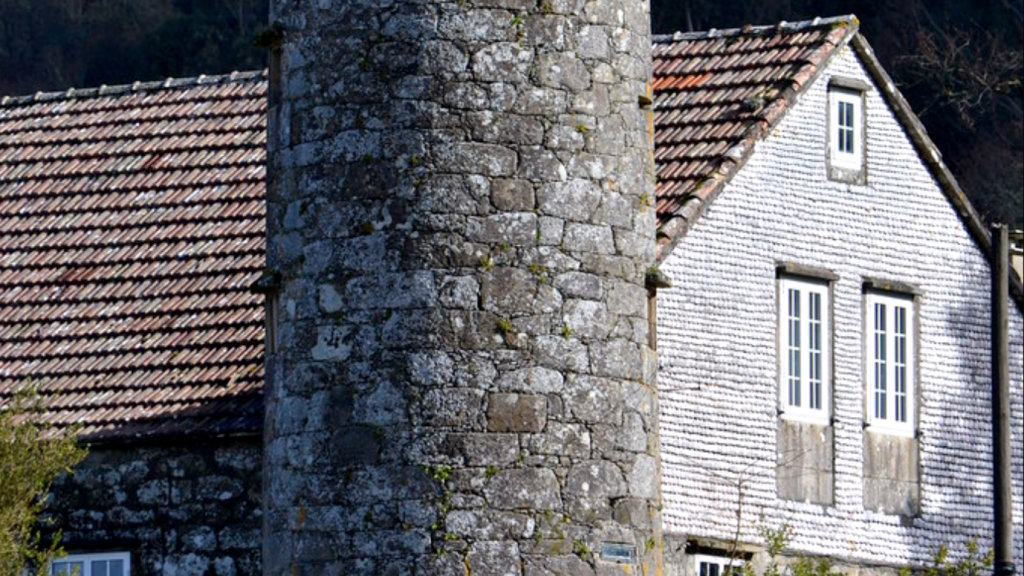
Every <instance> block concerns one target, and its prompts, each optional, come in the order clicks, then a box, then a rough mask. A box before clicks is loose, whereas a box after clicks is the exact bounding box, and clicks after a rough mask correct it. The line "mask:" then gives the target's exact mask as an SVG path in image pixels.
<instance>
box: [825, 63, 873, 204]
mask: <svg viewBox="0 0 1024 576" xmlns="http://www.w3.org/2000/svg"><path fill="white" fill-rule="evenodd" d="M869 89H870V86H869V85H868V84H867V83H865V82H863V81H861V80H858V79H855V78H845V77H842V76H833V77H832V78H830V79H829V83H828V105H827V111H826V114H827V121H826V123H825V124H826V126H827V127H828V128H827V130H828V134H827V135H826V138H825V141H826V146H825V171H826V173H827V174H828V178H829V179H830V180H835V181H839V182H846V183H848V184H867V157H868V154H867V149H868V140H867V135H868V131H867V97H866V94H867V91H868V90H869ZM836 97H839V98H843V99H844V100H846V101H852V102H853V103H854V104H855V105H856V109H855V112H854V114H855V118H856V119H857V120H858V121H859V126H856V125H855V126H854V129H855V130H856V131H857V134H856V140H855V142H854V143H855V145H856V146H855V149H856V153H857V157H858V159H859V167H858V166H856V164H857V163H856V162H855V163H853V164H851V163H845V162H841V161H839V160H837V159H835V158H833V155H834V154H835V148H836V143H835V138H836V129H837V124H836V123H837V122H838V118H837V117H836V113H835V109H834V108H835V103H836V101H837V100H836Z"/></svg>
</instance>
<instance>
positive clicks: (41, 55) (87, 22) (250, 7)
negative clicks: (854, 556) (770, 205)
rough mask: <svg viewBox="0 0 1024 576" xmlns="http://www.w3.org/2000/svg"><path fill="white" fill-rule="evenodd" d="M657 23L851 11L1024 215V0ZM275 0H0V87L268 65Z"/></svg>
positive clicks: (22, 89) (720, 18)
mask: <svg viewBox="0 0 1024 576" xmlns="http://www.w3.org/2000/svg"><path fill="white" fill-rule="evenodd" d="M651 4H652V14H653V27H654V31H655V32H657V33H669V32H674V31H677V30H682V31H690V30H707V29H710V28H719V29H722V28H728V27H738V26H742V25H744V24H748V23H751V24H771V23H776V22H779V21H782V20H787V21H791V22H792V21H796V20H804V19H811V18H814V17H815V16H833V15H839V14H856V15H857V16H858V17H859V19H860V22H861V30H862V31H863V33H864V34H865V36H866V37H867V39H868V40H869V41H870V42H871V44H872V46H873V47H874V48H875V51H876V53H877V54H878V57H879V59H880V60H881V61H882V64H883V65H884V66H885V67H886V69H887V70H888V71H889V73H890V74H891V75H892V76H893V78H894V79H895V80H896V81H897V83H898V84H899V86H900V89H901V90H902V91H903V93H904V95H905V96H906V97H907V99H908V101H909V102H910V103H911V106H912V107H913V108H914V110H915V111H916V112H917V113H918V115H919V116H920V117H921V119H922V121H923V122H924V124H925V126H926V127H927V129H928V132H929V134H930V135H931V137H932V139H933V140H934V141H935V143H936V144H937V145H938V147H939V149H940V150H941V151H942V152H943V156H944V159H945V160H946V162H947V164H948V165H949V166H950V168H951V169H952V170H953V172H954V174H955V175H956V176H957V179H958V180H959V181H960V183H961V185H962V186H963V188H964V190H965V191H966V192H967V194H968V195H969V196H970V198H971V201H972V203H973V204H974V206H975V207H976V208H977V209H978V211H979V212H981V213H982V215H983V216H984V217H985V218H986V219H988V220H994V221H1003V222H1009V223H1012V224H1014V225H1015V226H1017V227H1020V226H1022V225H1024V142H1022V140H1024V86H1022V77H1024V66H1022V57H1021V46H1022V43H1024V0H980V1H978V0H872V1H867V0H733V1H730V2H721V1H720V0H651ZM268 11H269V9H268V0H0V94H29V93H33V92H36V91H38V90H63V89H66V88H68V87H71V86H76V87H88V86H98V85H101V84H108V85H111V84H125V83H131V82H133V81H135V80H156V79H161V78H166V77H186V76H197V75H199V74H221V73H226V72H231V71H232V70H251V69H259V68H262V67H264V65H265V61H266V55H265V52H264V50H263V49H260V48H258V47H256V46H254V45H253V41H252V39H253V38H254V36H255V35H256V34H257V33H258V31H259V30H260V29H262V28H264V27H265V26H266V25H267V23H266V19H267V14H268Z"/></svg>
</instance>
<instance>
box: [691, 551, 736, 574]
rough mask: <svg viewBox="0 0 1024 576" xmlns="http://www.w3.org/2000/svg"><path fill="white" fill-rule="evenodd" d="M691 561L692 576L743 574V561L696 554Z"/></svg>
mask: <svg viewBox="0 0 1024 576" xmlns="http://www.w3.org/2000/svg"><path fill="white" fill-rule="evenodd" d="M693 561H694V571H693V574H694V576H739V575H740V574H742V572H743V560H738V559H735V558H730V557H728V556H712V555H709V554H697V555H695V556H694V557H693Z"/></svg>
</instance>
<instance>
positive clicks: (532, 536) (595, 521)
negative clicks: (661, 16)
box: [264, 0, 661, 576]
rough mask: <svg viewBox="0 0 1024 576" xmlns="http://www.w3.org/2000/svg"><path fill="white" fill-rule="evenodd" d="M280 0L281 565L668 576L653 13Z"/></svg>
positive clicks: (576, 1)
mask: <svg viewBox="0 0 1024 576" xmlns="http://www.w3.org/2000/svg"><path fill="white" fill-rule="evenodd" d="M272 5H273V7H272V22H273V23H275V24H277V25H279V26H280V28H281V30H282V31H283V33H284V42H283V44H282V45H281V46H280V47H279V48H277V49H275V50H274V51H273V55H272V69H273V72H272V79H271V90H270V92H271V108H270V119H269V136H268V140H269V143H268V150H269V159H268V163H269V176H268V177H269V182H268V256H267V258H268V266H269V268H270V269H271V270H272V271H273V272H275V273H277V274H278V275H279V276H280V278H281V279H282V284H281V286H280V291H279V293H277V294H276V295H274V296H272V297H271V303H270V306H271V309H272V310H274V311H276V312H275V314H274V315H273V317H274V318H275V320H274V322H275V325H274V329H273V330H272V334H273V336H272V338H271V341H270V342H269V346H268V364H267V365H268V369H267V372H268V377H267V382H268V387H267V393H266V409H267V418H266V427H265V433H266V439H267V441H266V448H265V450H266V451H265V477H266V491H265V506H266V508H265V510H266V514H265V523H264V530H265V544H264V546H265V547H264V550H265V556H264V557H265V562H264V570H265V574H267V575H268V576H270V575H273V576H281V575H284V574H289V575H291V574H334V573H345V574H349V573H351V574H356V573H358V574H438V575H443V574H459V575H462V574H464V573H465V571H466V569H467V567H469V568H470V569H472V571H473V573H474V574H500V575H505V574H515V575H519V574H520V571H521V570H525V571H526V572H528V573H529V574H531V575H537V576H539V575H542V574H562V573H565V570H566V569H571V570H572V571H573V573H574V574H585V573H588V572H589V571H594V573H602V574H603V573H606V572H607V570H613V571H616V570H617V571H618V572H615V573H621V571H622V568H623V567H622V565H612V564H608V563H605V562H603V561H601V560H600V559H599V558H598V554H597V552H598V551H599V550H600V549H601V543H602V542H605V541H611V542H625V543H629V544H632V545H634V546H636V550H637V552H638V554H637V556H638V560H637V562H636V563H635V564H636V565H635V566H633V567H631V569H632V570H634V571H636V572H638V573H639V572H640V571H641V570H642V569H643V570H646V571H647V573H651V574H653V573H655V572H656V570H657V568H658V566H657V565H658V564H659V560H660V553H659V552H658V551H659V549H660V547H659V546H653V547H651V546H648V545H647V542H648V540H649V539H650V538H652V537H653V538H654V540H653V541H655V542H656V541H659V540H660V526H661V520H660V516H659V512H658V511H659V509H660V508H659V503H660V498H659V490H658V488H659V486H660V477H659V475H660V465H659V460H658V454H657V447H658V436H657V433H658V432H657V430H658V426H657V423H658V419H657V407H658V404H657V394H656V392H655V389H654V385H655V383H654V371H653V369H645V368H650V367H651V366H653V355H652V353H651V352H650V351H649V350H648V348H647V342H646V335H647V330H646V327H647V311H646V306H645V298H646V291H645V289H644V284H643V281H644V274H645V272H646V270H647V268H648V267H649V266H650V265H651V264H652V263H653V256H654V210H653V209H652V208H649V207H647V206H646V205H645V203H644V202H642V201H641V198H649V197H651V195H652V191H653V182H652V168H653V165H652V161H651V158H652V156H651V134H650V133H649V132H648V130H649V126H650V123H649V120H650V116H649V111H648V110H644V109H642V108H641V107H640V104H639V100H638V97H639V96H641V95H645V94H647V93H648V86H647V85H646V83H647V80H648V78H649V75H650V67H651V56H650V50H651V46H650V34H649V14H648V6H647V2H645V1H635V0H467V1H465V2H447V1H442V0H426V1H424V0H382V1H377V0H375V1H373V2H370V1H366V0H352V1H344V2H342V1H339V0H318V1H316V2H313V1H309V2H298V1H297V0H277V1H275V2H273V3H272ZM574 550H575V552H574ZM587 550H589V551H591V552H587ZM605 564H607V565H606V566H603V565H605ZM640 564H644V566H643V567H641V566H640ZM581 566H582V567H585V569H580V570H578V569H577V568H579V567H581ZM566 567H568V568H566Z"/></svg>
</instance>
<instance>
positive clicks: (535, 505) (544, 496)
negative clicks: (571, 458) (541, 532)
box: [484, 468, 561, 510]
mask: <svg viewBox="0 0 1024 576" xmlns="http://www.w3.org/2000/svg"><path fill="white" fill-rule="evenodd" d="M484 497H485V498H486V499H487V504H488V505H490V506H491V507H493V508H497V509H499V510H516V509H526V510H554V509H557V508H558V507H559V506H560V505H561V496H560V490H559V484H558V478H557V477H556V476H555V473H554V472H553V471H551V470H548V469H546V468H515V469H512V470H502V471H500V472H498V473H497V474H495V475H494V476H493V477H492V478H491V479H490V480H489V481H488V482H487V486H486V487H485V488H484Z"/></svg>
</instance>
